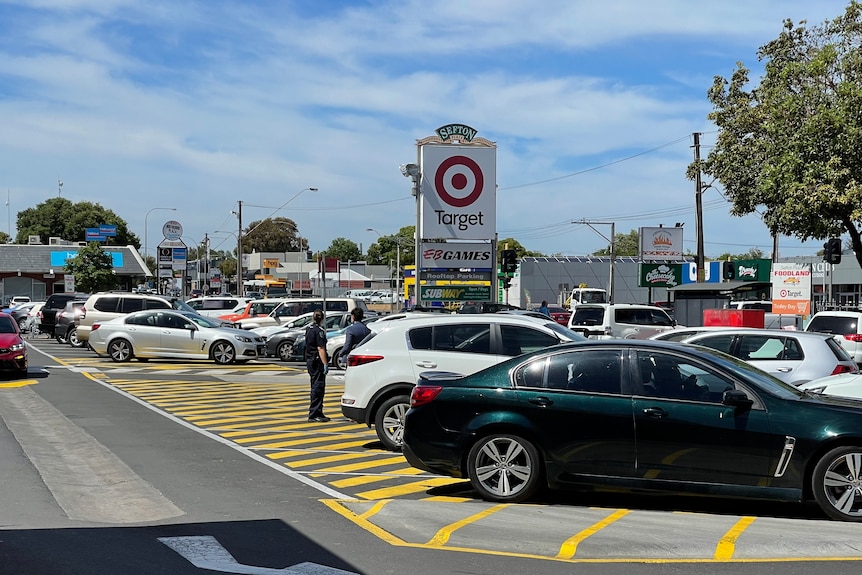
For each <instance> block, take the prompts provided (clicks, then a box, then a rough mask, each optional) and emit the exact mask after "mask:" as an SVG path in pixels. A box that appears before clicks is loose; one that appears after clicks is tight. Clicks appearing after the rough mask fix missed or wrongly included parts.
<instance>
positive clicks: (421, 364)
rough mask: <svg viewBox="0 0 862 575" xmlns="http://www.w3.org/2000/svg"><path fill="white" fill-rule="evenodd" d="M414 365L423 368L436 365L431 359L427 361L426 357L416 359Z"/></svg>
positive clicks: (430, 367) (431, 367)
mask: <svg viewBox="0 0 862 575" xmlns="http://www.w3.org/2000/svg"><path fill="white" fill-rule="evenodd" d="M416 365H417V366H418V367H421V368H423V369H433V368H435V367H437V364H436V363H434V362H433V361H428V360H427V359H426V360H423V361H417V362H416Z"/></svg>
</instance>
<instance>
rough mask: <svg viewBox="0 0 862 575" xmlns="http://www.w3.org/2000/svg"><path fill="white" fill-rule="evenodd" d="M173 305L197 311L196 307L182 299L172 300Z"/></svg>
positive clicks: (193, 311) (180, 308) (183, 309)
mask: <svg viewBox="0 0 862 575" xmlns="http://www.w3.org/2000/svg"><path fill="white" fill-rule="evenodd" d="M171 305H172V306H173V308H174V309H176V310H179V311H189V312H192V313H197V311H196V310H195V309H193V308H192V307H191V306H190V305H189V304H187V303H186V302H184V301H183V300H180V299H175V300H173V301H172V302H171Z"/></svg>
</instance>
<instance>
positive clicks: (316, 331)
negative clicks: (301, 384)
mask: <svg viewBox="0 0 862 575" xmlns="http://www.w3.org/2000/svg"><path fill="white" fill-rule="evenodd" d="M323 318H324V315H323V310H322V309H316V310H314V314H313V315H312V320H313V323H312V324H311V327H309V328H308V329H307V330H306V331H305V365H306V367H307V368H308V375H309V376H310V377H311V403H310V405H309V406H308V421H315V422H318V423H325V422H327V421H329V418H328V417H326V416H325V415H323V396H324V395H325V394H326V374H327V373H329V358H328V357H326V330H325V329H324V328H323Z"/></svg>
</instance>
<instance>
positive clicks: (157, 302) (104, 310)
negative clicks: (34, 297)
mask: <svg viewBox="0 0 862 575" xmlns="http://www.w3.org/2000/svg"><path fill="white" fill-rule="evenodd" d="M86 299H87V301H86V302H85V303H84V312H83V315H82V316H81V317H80V318H79V319H78V330H77V333H78V339H80V340H81V341H84V342H86V341H87V340H88V339H89V338H90V330H91V329H92V325H93V324H94V323H97V322H99V323H104V322H106V321H108V320H109V319H113V318H115V317H120V316H123V315H126V314H129V313H132V312H136V311H140V310H143V309H176V310H180V311H188V312H193V313H195V310H194V309H192V308H191V307H190V306H188V305H187V304H186V303H185V302H184V301H183V300H181V299H180V298H177V297H171V296H165V295H155V294H139V293H132V292H114V291H111V292H99V293H96V294H93V295H91V296H90V297H88V298H86Z"/></svg>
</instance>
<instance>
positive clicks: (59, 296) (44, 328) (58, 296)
mask: <svg viewBox="0 0 862 575" xmlns="http://www.w3.org/2000/svg"><path fill="white" fill-rule="evenodd" d="M88 297H90V296H89V294H85V293H77V292H68V293H55V294H51V295H49V296H48V299H47V300H46V301H45V305H43V306H42V317H41V319H40V320H39V331H40V332H42V333H47V334H49V335H53V334H54V324H55V323H57V313H59V312H61V311H63V310H64V309H66V304H67V303H69V302H70V301H73V300H86V299H87V298H88Z"/></svg>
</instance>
